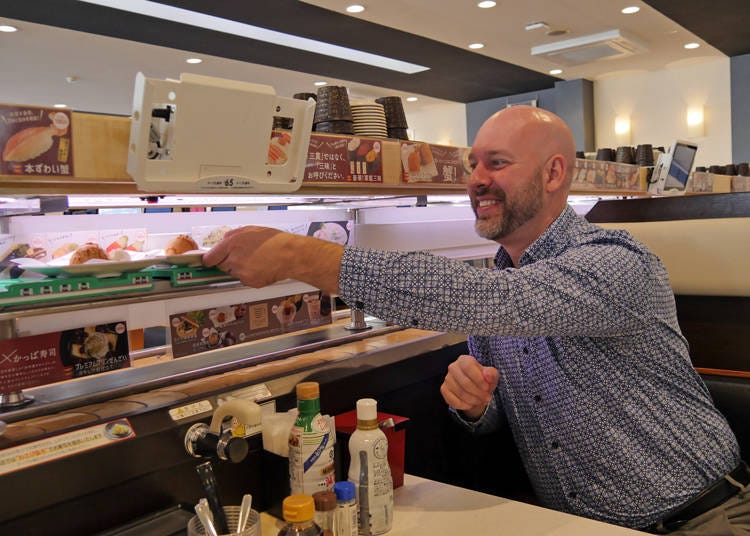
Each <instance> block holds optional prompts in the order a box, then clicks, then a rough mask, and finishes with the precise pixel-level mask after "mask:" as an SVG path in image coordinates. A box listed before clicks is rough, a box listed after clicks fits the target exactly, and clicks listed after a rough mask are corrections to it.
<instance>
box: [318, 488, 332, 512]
mask: <svg viewBox="0 0 750 536" xmlns="http://www.w3.org/2000/svg"><path fill="white" fill-rule="evenodd" d="M313 500H314V501H315V510H317V511H318V512H327V511H328V510H335V509H336V494H335V493H334V492H332V491H316V492H315V493H313Z"/></svg>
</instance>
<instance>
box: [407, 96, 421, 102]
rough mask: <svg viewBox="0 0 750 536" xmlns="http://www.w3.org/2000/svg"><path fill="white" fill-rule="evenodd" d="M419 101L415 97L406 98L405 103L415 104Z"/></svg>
mask: <svg viewBox="0 0 750 536" xmlns="http://www.w3.org/2000/svg"><path fill="white" fill-rule="evenodd" d="M418 100H419V99H418V98H417V97H406V101H407V102H417V101H418Z"/></svg>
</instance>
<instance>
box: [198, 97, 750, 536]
mask: <svg viewBox="0 0 750 536" xmlns="http://www.w3.org/2000/svg"><path fill="white" fill-rule="evenodd" d="M470 162H471V167H472V173H471V177H470V179H469V184H468V191H469V195H470V197H471V202H472V207H473V209H474V212H475V214H476V231H477V233H478V234H479V235H480V236H482V237H484V238H487V239H488V240H493V241H495V242H497V243H498V244H499V249H498V252H497V254H496V256H495V266H494V267H493V268H491V269H487V268H477V267H473V266H469V265H467V264H465V263H463V262H461V261H456V260H452V259H448V258H445V257H439V256H434V255H431V254H428V253H424V252H389V251H377V250H368V249H363V248H355V247H343V246H339V245H337V244H331V243H328V242H322V241H319V240H316V239H314V238H308V237H301V236H295V235H290V234H287V233H282V232H279V231H276V230H273V229H265V228H260V227H247V228H243V229H240V230H237V231H234V232H232V233H228V234H227V237H226V238H225V239H224V240H223V241H222V242H221V243H219V244H218V245H217V246H216V247H215V248H214V249H212V250H211V251H210V252H209V253H207V254H206V255H205V257H204V263H205V264H206V265H208V266H213V265H218V266H219V267H220V268H221V269H223V270H225V271H227V272H230V273H232V275H234V276H235V277H238V278H239V279H240V280H242V281H243V282H244V283H245V284H247V285H249V286H255V287H258V286H263V285H267V284H270V283H273V282H275V281H279V280H282V279H285V278H289V277H291V278H295V279H298V280H301V281H305V282H307V283H310V284H312V285H315V286H317V287H319V288H321V289H322V290H324V291H327V292H330V293H336V294H339V295H340V297H341V298H342V299H343V300H344V301H346V302H347V303H348V304H350V306H352V307H353V308H357V309H363V310H365V311H366V312H368V313H370V314H372V315H375V316H377V317H379V318H381V319H384V320H387V321H390V322H393V323H396V324H400V325H404V326H415V327H420V328H425V329H433V330H441V331H452V332H460V333H465V334H467V335H468V338H469V354H470V355H462V356H459V357H458V359H457V360H456V361H455V362H453V363H452V364H451V365H450V366H449V370H448V373H447V375H446V378H445V381H444V383H443V385H442V387H441V393H442V395H443V397H444V399H445V400H446V402H448V404H449V405H450V407H451V411H452V412H453V414H454V415H455V417H456V419H457V420H458V421H459V422H461V423H462V424H463V425H464V426H465V427H466V428H467V429H468V430H471V431H473V432H475V433H483V432H488V431H491V430H494V429H496V428H497V427H499V426H508V427H510V430H511V431H512V433H513V436H514V438H515V440H516V444H517V446H518V449H519V452H520V454H521V457H522V459H523V461H524V465H525V467H526V471H527V473H528V475H529V478H530V480H531V482H532V485H533V486H534V490H535V492H536V494H537V496H538V498H539V500H540V502H541V503H542V504H543V505H545V506H548V507H550V508H554V509H557V510H562V511H565V512H570V513H574V514H577V515H581V516H586V517H590V518H594V519H598V520H602V521H606V522H609V523H614V524H619V525H625V526H628V527H633V528H638V529H646V530H649V531H653V532H659V533H667V532H670V531H675V530H677V531H678V532H676V533H682V534H686V535H687V534H690V535H702V534H705V535H708V534H716V535H719V534H722V535H723V534H746V533H748V532H747V531H750V505H749V504H748V503H749V502H750V493H748V483H750V474H748V470H747V466H746V465H745V464H744V463H743V462H742V461H741V460H740V455H739V448H738V445H737V441H736V439H735V437H734V434H733V433H732V431H731V430H730V428H729V426H728V424H727V422H726V420H725V419H724V417H723V416H722V415H721V414H720V413H719V412H718V411H717V410H716V408H715V407H714V405H713V403H712V401H711V398H710V396H709V393H708V390H707V389H706V387H705V385H704V384H703V382H702V381H701V379H700V377H699V376H698V374H697V373H696V372H695V370H694V369H693V367H692V365H691V362H690V357H689V354H688V345H687V341H686V340H685V338H684V337H683V336H682V334H681V333H680V328H679V325H678V323H677V316H676V311H675V305H674V296H673V295H672V291H671V287H670V285H669V279H668V276H667V273H666V271H665V269H664V267H663V266H662V264H661V262H660V261H659V259H658V258H656V256H654V255H653V254H652V253H651V252H650V251H649V250H648V249H647V248H646V247H645V246H644V245H643V244H640V243H639V242H637V241H636V240H634V239H633V237H632V236H630V235H629V234H628V233H626V232H624V231H615V230H605V229H602V228H600V227H597V226H595V225H593V224H590V223H588V222H587V221H586V220H585V219H583V218H581V217H580V216H578V215H577V214H576V213H575V212H574V211H573V210H572V209H571V208H570V207H569V206H568V205H567V195H568V191H569V189H570V183H571V176H572V171H573V165H574V162H575V144H574V141H573V137H572V134H571V132H570V130H569V129H568V127H567V126H566V125H565V123H564V122H563V121H562V120H561V119H560V118H559V117H557V116H555V115H554V114H552V113H550V112H547V111H544V110H541V109H538V108H532V107H525V106H517V107H511V108H508V109H505V110H503V111H500V112H498V113H496V114H495V115H493V116H492V117H490V118H489V119H488V120H487V121H486V122H485V124H484V125H483V126H482V128H481V129H480V130H479V132H478V134H477V137H476V141H475V143H474V145H473V147H472V150H471V155H470Z"/></svg>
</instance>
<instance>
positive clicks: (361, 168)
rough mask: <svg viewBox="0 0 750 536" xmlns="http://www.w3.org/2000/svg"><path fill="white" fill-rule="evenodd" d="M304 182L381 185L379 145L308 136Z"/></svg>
mask: <svg viewBox="0 0 750 536" xmlns="http://www.w3.org/2000/svg"><path fill="white" fill-rule="evenodd" d="M304 180H305V182H383V155H382V143H381V142H380V140H377V139H369V138H358V137H351V136H341V137H339V136H321V135H315V134H313V135H312V136H310V148H309V150H308V153H307V164H306V165H305V179H304Z"/></svg>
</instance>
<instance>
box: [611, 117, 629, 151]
mask: <svg viewBox="0 0 750 536" xmlns="http://www.w3.org/2000/svg"><path fill="white" fill-rule="evenodd" d="M615 139H616V140H617V145H618V146H620V145H630V116H627V115H618V116H617V117H616V118H615Z"/></svg>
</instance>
